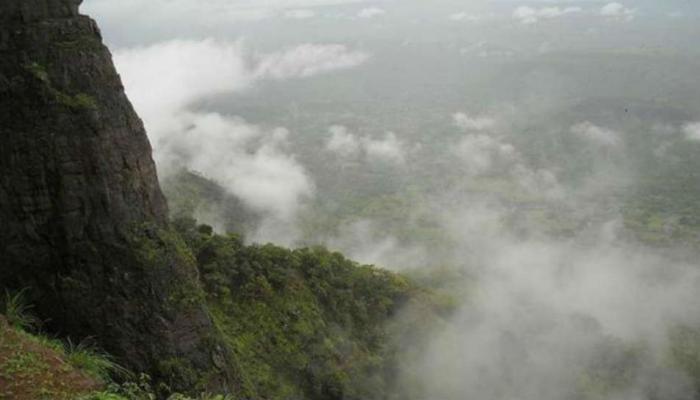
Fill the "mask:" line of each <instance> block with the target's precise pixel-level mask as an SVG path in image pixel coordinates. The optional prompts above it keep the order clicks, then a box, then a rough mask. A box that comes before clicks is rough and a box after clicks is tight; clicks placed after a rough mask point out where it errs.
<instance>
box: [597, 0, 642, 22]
mask: <svg viewBox="0 0 700 400" xmlns="http://www.w3.org/2000/svg"><path fill="white" fill-rule="evenodd" d="M635 13H636V11H635V10H634V9H632V8H628V7H625V6H624V5H622V4H620V3H608V4H606V5H604V6H603V7H601V9H600V15H602V16H603V17H605V18H608V19H614V20H621V21H631V20H632V19H634V16H635Z"/></svg>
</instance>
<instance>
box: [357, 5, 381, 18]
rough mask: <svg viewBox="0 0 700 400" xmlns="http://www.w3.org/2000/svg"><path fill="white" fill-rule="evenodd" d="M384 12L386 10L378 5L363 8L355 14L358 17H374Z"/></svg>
mask: <svg viewBox="0 0 700 400" xmlns="http://www.w3.org/2000/svg"><path fill="white" fill-rule="evenodd" d="M384 14H386V11H385V10H384V9H383V8H378V7H368V8H363V9H362V10H360V11H359V12H358V13H357V16H358V17H359V18H366V19H369V18H375V17H378V16H380V15H384Z"/></svg>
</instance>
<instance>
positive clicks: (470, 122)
mask: <svg viewBox="0 0 700 400" xmlns="http://www.w3.org/2000/svg"><path fill="white" fill-rule="evenodd" d="M452 119H453V121H454V124H455V125H456V126H457V127H459V128H460V129H463V130H467V131H484V130H489V129H493V128H494V127H495V126H496V120H495V119H493V118H491V117H486V116H469V115H467V114H465V113H461V112H458V113H455V114H453V115H452Z"/></svg>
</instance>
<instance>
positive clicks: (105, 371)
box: [65, 339, 127, 382]
mask: <svg viewBox="0 0 700 400" xmlns="http://www.w3.org/2000/svg"><path fill="white" fill-rule="evenodd" d="M65 354H66V356H65V358H66V361H67V362H68V363H69V364H71V365H72V366H73V367H75V368H77V369H79V370H81V371H83V372H85V373H87V374H89V375H91V376H92V377H94V378H96V379H99V380H102V381H104V382H107V381H109V380H110V378H111V376H113V375H114V374H121V375H127V370H126V369H125V368H124V367H122V366H120V365H119V364H117V363H116V362H114V360H113V359H112V357H111V356H110V355H108V354H106V353H103V352H101V351H100V350H98V349H97V348H95V347H94V346H91V345H89V344H88V343H87V342H85V341H82V342H79V343H78V344H75V343H73V341H71V340H70V339H68V341H67V343H66V346H65Z"/></svg>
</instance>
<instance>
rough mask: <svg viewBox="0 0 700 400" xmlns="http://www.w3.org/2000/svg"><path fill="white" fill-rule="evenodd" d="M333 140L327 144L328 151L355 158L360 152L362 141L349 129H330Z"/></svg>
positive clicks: (336, 127) (329, 140)
mask: <svg viewBox="0 0 700 400" xmlns="http://www.w3.org/2000/svg"><path fill="white" fill-rule="evenodd" d="M328 131H329V132H330V133H331V135H332V136H331V138H330V139H328V141H327V142H326V149H327V150H330V151H332V152H334V153H337V154H339V155H341V156H343V157H355V156H357V155H358V154H359V152H360V141H359V140H358V138H357V136H355V135H353V134H352V133H350V132H348V128H346V127H344V126H341V125H333V126H331V127H330V128H328Z"/></svg>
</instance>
